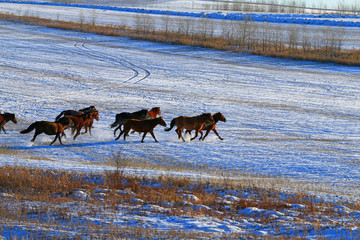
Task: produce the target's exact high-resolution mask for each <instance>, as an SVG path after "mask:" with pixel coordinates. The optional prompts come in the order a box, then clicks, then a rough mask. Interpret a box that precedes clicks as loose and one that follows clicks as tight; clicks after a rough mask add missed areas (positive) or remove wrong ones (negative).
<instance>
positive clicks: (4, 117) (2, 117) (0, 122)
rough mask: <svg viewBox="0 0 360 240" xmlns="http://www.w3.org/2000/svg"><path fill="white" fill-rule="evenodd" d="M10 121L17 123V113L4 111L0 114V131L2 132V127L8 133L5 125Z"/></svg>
mask: <svg viewBox="0 0 360 240" xmlns="http://www.w3.org/2000/svg"><path fill="white" fill-rule="evenodd" d="M8 121H12V122H13V123H15V124H16V123H17V119H16V117H15V114H13V113H2V114H0V133H1V129H2V130H3V131H4V133H6V131H5V128H4V125H5V124H6V123H7V122H8Z"/></svg>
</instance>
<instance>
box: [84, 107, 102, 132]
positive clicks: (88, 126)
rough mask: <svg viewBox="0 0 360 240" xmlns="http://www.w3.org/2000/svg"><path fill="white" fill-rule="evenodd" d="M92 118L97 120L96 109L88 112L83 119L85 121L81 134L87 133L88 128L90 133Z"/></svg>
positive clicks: (97, 113)
mask: <svg viewBox="0 0 360 240" xmlns="http://www.w3.org/2000/svg"><path fill="white" fill-rule="evenodd" d="M94 119H95V120H96V121H99V112H98V111H97V110H96V111H93V112H91V113H89V115H88V118H86V119H85V123H84V128H85V132H82V134H85V133H87V132H88V130H89V133H90V136H91V135H92V134H91V128H92V125H93V124H94Z"/></svg>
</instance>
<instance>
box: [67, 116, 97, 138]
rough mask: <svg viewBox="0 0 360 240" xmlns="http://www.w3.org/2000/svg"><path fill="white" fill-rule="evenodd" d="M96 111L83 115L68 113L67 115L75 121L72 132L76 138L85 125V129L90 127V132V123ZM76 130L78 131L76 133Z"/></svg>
mask: <svg viewBox="0 0 360 240" xmlns="http://www.w3.org/2000/svg"><path fill="white" fill-rule="evenodd" d="M95 114H96V112H90V113H83V114H81V115H76V116H72V115H67V116H66V117H68V118H70V119H71V120H72V122H73V126H72V127H71V134H72V135H74V140H75V139H76V138H77V137H78V136H79V135H80V132H81V129H82V128H83V127H85V130H87V128H89V132H90V125H91V121H93V118H94V115H95ZM75 131H76V133H75Z"/></svg>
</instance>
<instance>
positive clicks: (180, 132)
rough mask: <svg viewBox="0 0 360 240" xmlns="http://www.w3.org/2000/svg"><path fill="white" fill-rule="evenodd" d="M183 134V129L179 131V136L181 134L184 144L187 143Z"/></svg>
mask: <svg viewBox="0 0 360 240" xmlns="http://www.w3.org/2000/svg"><path fill="white" fill-rule="evenodd" d="M182 132H183V129H182V128H181V129H179V134H180V137H181V139H182V140H183V142H186V141H185V139H184V137H183V135H182Z"/></svg>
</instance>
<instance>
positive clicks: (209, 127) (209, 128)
mask: <svg viewBox="0 0 360 240" xmlns="http://www.w3.org/2000/svg"><path fill="white" fill-rule="evenodd" d="M212 117H213V119H214V122H213V123H208V122H205V124H204V126H203V127H202V128H201V129H200V131H199V132H200V138H199V140H204V139H205V138H206V136H207V135H208V134H209V133H210V131H213V132H214V133H215V134H216V136H218V137H219V138H220V140H224V139H223V138H222V137H220V135H219V134H218V132H217V131H216V129H215V127H216V124H217V123H218V122H219V121H222V122H226V118H225V117H224V115H222V113H221V112H217V113H215V114H214V115H212ZM202 130H206V133H205V136H204V137H203V133H202ZM186 133H189V134H191V130H186V131H185V134H186Z"/></svg>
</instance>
